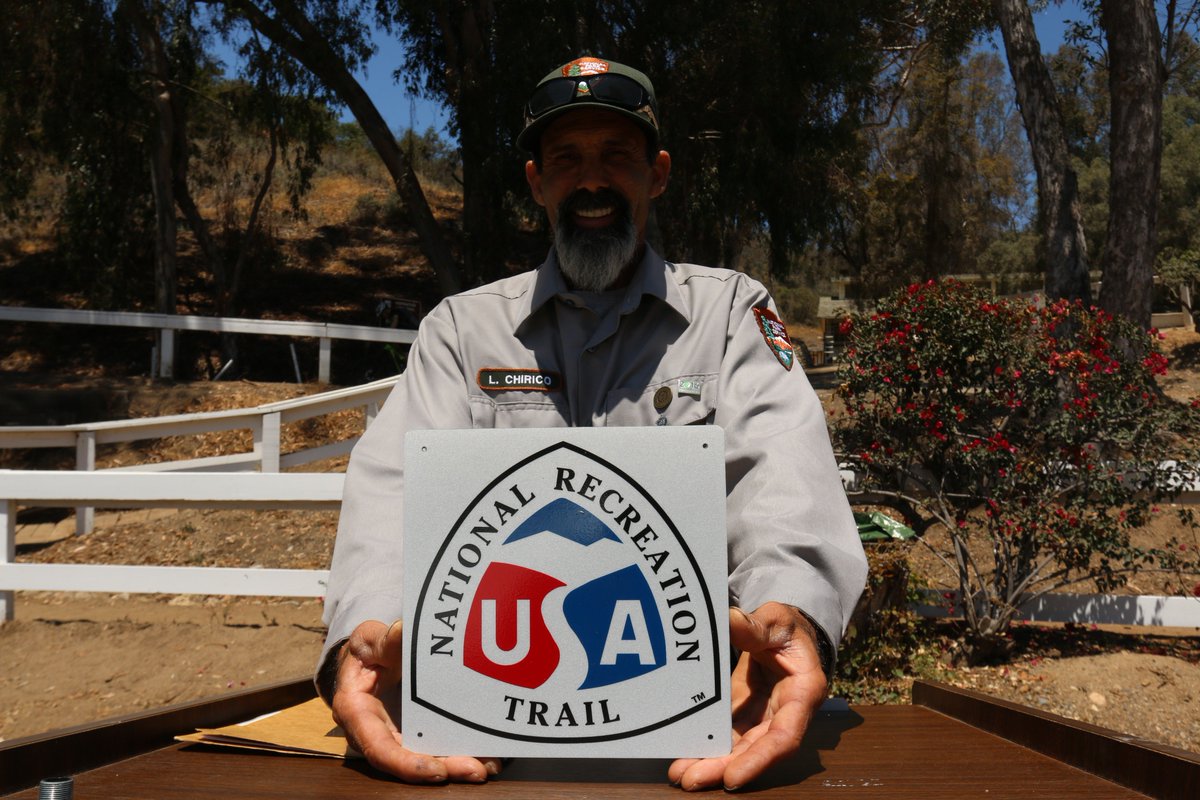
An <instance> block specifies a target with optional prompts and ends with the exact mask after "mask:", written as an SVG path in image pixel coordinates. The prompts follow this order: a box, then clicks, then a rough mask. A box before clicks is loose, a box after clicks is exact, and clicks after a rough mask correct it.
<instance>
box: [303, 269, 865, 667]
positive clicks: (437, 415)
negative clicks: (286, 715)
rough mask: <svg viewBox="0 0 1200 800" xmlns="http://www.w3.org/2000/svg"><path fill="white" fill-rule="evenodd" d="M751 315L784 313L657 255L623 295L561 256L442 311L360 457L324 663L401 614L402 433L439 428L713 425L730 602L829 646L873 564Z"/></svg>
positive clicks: (801, 404) (811, 398)
mask: <svg viewBox="0 0 1200 800" xmlns="http://www.w3.org/2000/svg"><path fill="white" fill-rule="evenodd" d="M755 308H759V309H763V308H772V309H773V304H772V301H771V298H770V296H769V295H768V294H767V291H766V289H764V288H763V286H762V285H761V284H759V283H758V282H756V281H754V280H752V279H750V278H749V277H747V276H745V275H743V274H741V273H737V272H732V271H729V270H722V269H711V268H708V267H700V266H695V265H692V264H672V263H668V262H665V261H663V260H662V259H661V258H660V257H659V256H658V255H657V254H656V253H654V252H653V251H652V250H651V249H650V248H649V247H647V248H646V254H645V256H644V258H643V260H642V263H641V264H640V266H639V268H638V270H637V272H636V273H635V275H634V277H633V279H632V280H631V282H630V284H629V286H628V287H627V288H626V289H625V290H624V293H623V295H621V296H620V297H619V298H617V299H616V301H615V302H613V298H611V297H610V298H605V299H598V298H596V297H590V298H589V297H586V296H582V295H580V294H577V293H573V292H572V291H571V290H569V289H568V288H567V286H566V284H565V282H564V281H563V278H562V275H561V273H560V272H559V270H558V266H557V263H556V261H555V258H554V255H553V253H552V254H551V256H550V258H549V259H548V260H547V261H546V263H544V264H542V266H541V267H539V268H538V269H537V270H536V271H533V272H528V273H524V274H521V275H517V276H514V277H511V278H506V279H504V280H501V281H497V282H496V283H492V284H490V285H488V286H483V287H480V288H478V289H473V290H471V291H468V292H464V293H462V294H459V295H455V296H453V297H449V298H447V299H446V300H444V301H443V302H442V303H440V304H439V305H438V306H437V308H435V309H434V310H433V311H432V312H430V314H429V315H428V316H427V317H426V318H425V320H424V321H423V322H422V323H421V328H420V332H419V333H418V335H417V341H416V343H415V344H414V345H413V347H412V349H411V351H410V353H409V360H408V367H407V369H406V370H405V372H404V375H403V377H402V378H401V380H400V381H399V383H397V385H396V388H395V390H394V391H393V392H392V394H391V395H390V396H389V398H388V400H387V402H386V403H385V404H384V407H383V409H382V411H381V412H380V414H379V416H378V417H377V418H376V420H375V422H374V423H373V424H372V425H371V427H370V428H369V429H368V430H367V432H366V433H365V434H364V436H363V438H362V440H361V441H360V442H359V443H358V445H357V446H356V447H355V448H354V453H353V455H352V457H351V459H350V466H349V468H348V470H347V475H346V488H345V495H344V499H343V502H342V513H341V519H340V522H339V529H338V536H337V543H336V546H335V548H334V554H333V566H332V574H331V575H330V580H329V587H328V593H327V595H326V598H325V624H326V625H327V626H328V629H329V633H328V637H327V639H326V643H325V652H323V653H322V663H323V662H324V660H325V655H326V654H327V653H328V651H329V648H330V647H332V646H333V645H334V644H336V643H337V642H339V641H341V640H343V639H345V638H346V637H348V636H349V635H350V633H351V631H353V630H354V628H355V627H356V626H357V625H358V624H359V623H361V622H363V621H365V620H369V619H376V620H380V621H383V622H385V623H390V622H391V621H393V620H395V619H398V618H399V617H400V616H401V613H402V610H403V602H402V595H403V591H402V588H401V577H400V576H401V575H402V568H401V559H402V557H403V553H402V552H401V528H400V526H401V520H402V519H403V516H404V515H403V510H402V508H403V506H402V504H403V498H404V471H403V452H402V451H403V443H404V434H405V433H406V432H407V431H409V430H425V429H442V428H516V427H566V426H586V425H595V426H609V425H613V426H615V425H656V424H668V425H689V424H715V425H720V426H721V427H722V428H723V429H724V432H725V447H726V450H725V458H726V490H727V508H728V521H727V530H728V538H729V565H730V575H729V593H730V602H731V603H733V604H735V605H737V606H740V607H741V608H743V609H746V610H748V611H752V610H754V609H756V608H758V607H759V606H760V605H762V604H763V603H765V602H767V601H776V602H780V603H786V604H789V605H793V606H796V607H797V608H799V609H801V610H802V611H804V612H805V613H806V614H807V615H808V616H809V617H810V618H811V619H812V620H813V621H814V622H815V623H816V624H817V625H819V626H820V627H821V628H822V630H823V631H824V632H825V634H826V636H827V637H828V639H829V641H830V643H831V644H833V645H834V646H836V644H837V643H838V641H839V640H840V638H841V634H842V632H843V631H844V629H845V626H846V624H847V622H848V621H849V617H850V612H851V611H852V610H853V608H854V604H855V602H856V601H857V599H858V596H859V593H860V592H861V590H862V587H863V584H864V582H865V580H866V574H867V567H866V559H865V557H864V555H863V549H862V545H861V544H860V543H859V539H858V533H857V528H856V526H855V524H854V520H853V516H852V514H851V512H850V507H849V504H848V503H847V500H846V495H845V492H844V491H843V488H842V484H841V479H840V477H839V474H838V471H837V468H836V464H835V461H834V456H833V451H832V448H831V447H830V443H829V435H828V431H827V429H826V426H825V416H824V412H823V410H822V408H821V404H820V401H819V400H818V398H817V396H816V394H815V393H814V392H813V390H812V387H811V386H810V384H809V382H808V379H807V378H806V377H805V375H804V370H803V369H802V368H801V367H800V366H799V365H796V366H793V368H792V369H790V370H789V369H786V368H785V367H784V365H783V363H782V361H781V360H780V358H779V357H778V356H777V355H776V351H775V350H774V349H772V347H771V345H770V343H769V341H768V337H767V336H765V335H764V332H763V329H762V326H761V323H760V320H759V315H758V314H756V313H755V312H754V309H755ZM593 309H595V310H593ZM510 376H512V377H510ZM547 382H549V386H547V385H546V384H547ZM662 387H666V388H667V389H668V390H670V392H671V402H670V404H669V405H667V406H666V408H665V409H663V410H662V411H661V412H660V411H659V409H658V408H657V407H656V404H655V400H654V397H655V394H656V393H658V392H659V390H660V389H661V388H662ZM664 396H665V395H664V394H660V395H659V397H660V404H659V405H661V400H662V399H663V398H664Z"/></svg>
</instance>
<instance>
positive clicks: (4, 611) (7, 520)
mask: <svg viewBox="0 0 1200 800" xmlns="http://www.w3.org/2000/svg"><path fill="white" fill-rule="evenodd" d="M16 560H17V501H16V500H11V499H9V498H2V499H0V564H11V563H13V562H14V561H16ZM15 603H16V593H15V592H12V591H4V590H3V589H0V625H3V624H4V623H5V622H12V618H13V605H14V604H15Z"/></svg>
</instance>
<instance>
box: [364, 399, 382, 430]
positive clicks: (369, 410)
mask: <svg viewBox="0 0 1200 800" xmlns="http://www.w3.org/2000/svg"><path fill="white" fill-rule="evenodd" d="M378 416H379V401H377V400H372V401H371V402H370V403H367V404H366V405H365V406H363V429H364V430H365V429H367V428H369V427H371V423H373V422H374V421H375V418H376V417H378Z"/></svg>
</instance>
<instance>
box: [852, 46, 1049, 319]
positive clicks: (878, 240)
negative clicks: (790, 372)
mask: <svg viewBox="0 0 1200 800" xmlns="http://www.w3.org/2000/svg"><path fill="white" fill-rule="evenodd" d="M861 135H862V136H863V138H864V141H865V142H867V143H868V144H869V145H870V147H871V157H870V159H869V160H868V161H867V162H865V163H864V165H863V167H862V169H861V170H860V171H859V172H857V173H856V174H853V175H851V176H848V177H849V178H850V180H849V181H848V182H847V183H846V184H845V185H843V186H842V187H840V190H839V192H838V194H837V197H838V200H839V204H840V206H841V216H840V219H839V220H837V221H836V223H835V224H834V225H833V226H832V227H831V228H830V235H829V242H830V245H831V246H832V247H833V249H834V250H835V251H836V252H837V253H838V254H839V255H840V256H841V257H842V259H843V260H844V262H845V271H847V272H848V273H849V274H851V275H853V276H855V277H858V278H859V279H860V281H861V282H862V285H863V286H864V287H865V292H866V294H867V296H878V295H881V294H883V293H886V292H887V291H890V290H892V289H894V288H896V287H897V286H901V285H903V284H905V283H907V282H909V281H911V280H916V279H919V278H929V277H936V276H939V275H947V274H955V273H964V272H972V273H973V272H985V273H988V272H999V271H1005V272H1007V271H1012V272H1020V271H1027V270H1030V269H1031V268H1032V264H1033V260H1032V259H1028V260H1024V261H1023V263H1020V264H1019V265H1018V264H1015V263H1013V261H1014V256H1015V255H1016V254H1014V253H1013V252H1011V248H1005V247H1004V244H1005V243H1008V242H1012V241H1013V239H1014V237H1015V236H1016V234H1017V232H1018V231H1019V230H1020V228H1021V227H1022V224H1023V220H1026V219H1028V218H1030V217H1031V216H1032V207H1031V200H1032V198H1031V196H1030V193H1029V187H1028V186H1027V185H1026V181H1025V175H1026V174H1027V173H1028V172H1029V171H1030V164H1029V156H1028V148H1027V145H1026V143H1025V141H1024V139H1023V136H1022V133H1021V127H1020V122H1019V120H1018V116H1017V110H1016V108H1015V105H1014V103H1013V97H1012V89H1011V87H1010V86H1009V85H1008V83H1007V79H1006V75H1005V71H1004V65H1003V63H1002V62H1001V61H1000V60H999V58H998V57H997V56H995V55H994V54H992V53H984V52H980V53H975V54H973V55H971V56H969V57H967V58H965V59H959V58H958V57H957V56H954V57H941V58H927V59H925V60H923V61H921V62H919V63H917V64H916V65H915V66H914V68H913V70H912V72H911V75H910V78H909V86H908V88H907V90H906V91H905V92H904V93H903V95H902V96H901V97H900V98H899V101H898V103H897V105H896V109H895V113H894V114H893V115H892V117H891V120H890V124H888V125H887V126H883V127H871V128H866V129H864V130H863V131H862V133H861ZM993 245H996V246H997V249H996V250H994V251H992V252H991V253H990V254H989V250H991V248H992V247H993ZM1021 255H1022V256H1023V255H1024V254H1021ZM998 261H999V262H1000V263H997V262H998Z"/></svg>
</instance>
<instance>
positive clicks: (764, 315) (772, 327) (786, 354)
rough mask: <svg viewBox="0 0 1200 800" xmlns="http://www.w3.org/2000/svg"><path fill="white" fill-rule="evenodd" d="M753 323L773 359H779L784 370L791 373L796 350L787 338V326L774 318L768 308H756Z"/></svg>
mask: <svg viewBox="0 0 1200 800" xmlns="http://www.w3.org/2000/svg"><path fill="white" fill-rule="evenodd" d="M754 321H755V323H757V325H758V332H759V333H761V334H762V336H763V340H764V341H766V343H767V347H769V348H771V352H772V353H774V354H775V358H777V359H779V363H780V364H782V365H783V368H784V369H786V370H788V371H791V369H792V365H793V364H795V363H796V349H795V348H794V347H792V340H791V339H789V338H788V333H787V326H786V325H784V324H783V320H781V319H780V318H779V317H777V316H775V313H774V312H773V311H771V309H769V308H757V307H756V308H755V309H754Z"/></svg>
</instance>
